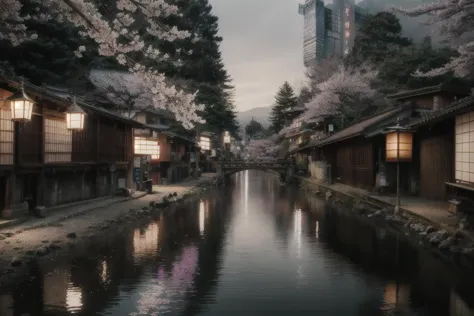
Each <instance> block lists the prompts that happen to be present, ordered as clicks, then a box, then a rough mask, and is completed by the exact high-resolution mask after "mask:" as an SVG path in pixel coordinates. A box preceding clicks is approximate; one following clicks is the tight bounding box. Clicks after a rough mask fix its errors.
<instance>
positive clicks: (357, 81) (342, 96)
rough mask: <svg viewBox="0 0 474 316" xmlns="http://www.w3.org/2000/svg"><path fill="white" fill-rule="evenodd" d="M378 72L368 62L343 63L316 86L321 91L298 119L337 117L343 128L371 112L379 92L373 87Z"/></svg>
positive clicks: (373, 109) (374, 107)
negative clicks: (366, 63)
mask: <svg viewBox="0 0 474 316" xmlns="http://www.w3.org/2000/svg"><path fill="white" fill-rule="evenodd" d="M377 74H378V72H377V71H374V70H372V69H371V68H370V66H367V65H365V66H362V67H357V68H352V67H344V66H340V67H339V69H338V71H336V72H335V73H334V74H333V75H332V76H331V77H329V79H328V80H326V81H323V82H321V83H319V84H317V85H316V87H315V90H317V91H319V93H318V94H316V96H315V97H314V98H313V99H312V100H311V101H310V102H309V103H307V104H306V107H307V108H308V110H307V111H306V112H305V113H304V114H303V115H302V116H301V117H300V118H298V120H301V121H303V122H304V121H306V120H308V119H312V118H315V117H321V116H328V115H329V116H335V117H336V116H337V117H338V119H339V125H340V127H345V126H347V125H350V124H352V123H354V122H355V121H357V120H359V119H360V118H362V117H364V116H367V115H369V114H372V113H373V112H374V111H376V110H377V108H376V106H375V105H374V100H375V99H376V97H377V95H378V92H377V91H376V90H375V89H374V88H373V83H374V81H375V79H376V77H377Z"/></svg>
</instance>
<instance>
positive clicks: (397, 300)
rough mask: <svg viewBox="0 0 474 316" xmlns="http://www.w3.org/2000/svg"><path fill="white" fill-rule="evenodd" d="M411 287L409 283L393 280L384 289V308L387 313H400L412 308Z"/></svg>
mask: <svg viewBox="0 0 474 316" xmlns="http://www.w3.org/2000/svg"><path fill="white" fill-rule="evenodd" d="M410 295H411V288H410V285H408V284H399V283H398V282H391V283H389V284H387V285H386V286H385V289H384V304H383V306H382V310H383V311H385V312H386V313H387V314H393V313H399V312H400V311H407V310H409V309H410V302H411V300H410Z"/></svg>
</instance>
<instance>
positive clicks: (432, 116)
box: [406, 96, 474, 128]
mask: <svg viewBox="0 0 474 316" xmlns="http://www.w3.org/2000/svg"><path fill="white" fill-rule="evenodd" d="M472 109H474V96H470V97H466V98H463V99H461V100H459V101H457V102H454V103H452V104H451V105H450V106H448V107H446V108H443V109H441V110H439V111H434V112H429V113H427V114H425V115H423V116H421V117H419V118H415V119H413V120H412V121H410V122H409V123H408V124H406V126H407V127H410V128H415V127H418V126H422V125H425V124H429V123H434V122H436V121H439V120H442V119H445V118H447V117H452V116H454V115H458V114H462V113H464V112H467V111H470V110H472Z"/></svg>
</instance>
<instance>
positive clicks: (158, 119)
mask: <svg viewBox="0 0 474 316" xmlns="http://www.w3.org/2000/svg"><path fill="white" fill-rule="evenodd" d="M89 81H90V83H91V87H90V88H91V91H94V92H93V93H90V96H91V98H93V99H94V100H95V101H97V102H99V104H100V105H101V106H102V107H104V108H108V109H110V110H112V111H115V112H117V113H119V114H121V115H123V116H126V117H128V118H131V119H134V120H136V121H137V122H140V123H141V124H143V126H144V128H142V129H135V130H134V144H135V145H134V147H135V153H136V154H137V155H147V156H151V161H150V164H149V168H148V170H149V173H150V174H149V177H150V178H151V179H152V180H153V183H154V184H155V185H158V184H168V183H176V182H179V181H181V180H183V179H184V178H186V177H188V176H189V175H190V170H191V169H192V166H193V163H194V159H195V156H196V152H197V151H198V144H197V143H196V141H195V139H194V137H193V134H192V133H187V134H188V135H185V132H184V131H183V130H182V129H179V128H178V129H179V131H177V130H176V126H177V125H178V124H177V122H176V121H175V119H174V116H173V115H172V113H171V112H169V111H166V110H164V109H156V108H155V107H154V106H153V103H152V102H153V101H152V98H151V96H150V95H149V94H147V93H145V92H144V91H143V86H142V85H141V84H140V81H139V80H138V79H137V78H136V76H134V75H133V74H131V73H128V72H124V71H118V70H107V69H93V70H91V71H90V73H89ZM173 127H175V129H173ZM135 167H137V166H135ZM135 178H136V176H135ZM135 180H138V179H135Z"/></svg>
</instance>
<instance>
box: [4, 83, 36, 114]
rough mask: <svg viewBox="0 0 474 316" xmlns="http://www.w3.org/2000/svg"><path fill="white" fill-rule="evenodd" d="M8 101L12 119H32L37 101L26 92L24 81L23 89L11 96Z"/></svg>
mask: <svg viewBox="0 0 474 316" xmlns="http://www.w3.org/2000/svg"><path fill="white" fill-rule="evenodd" d="M7 101H8V102H10V109H11V115H12V118H11V119H12V121H18V122H25V121H30V120H31V114H32V113H33V105H34V104H35V102H34V101H33V99H31V98H30V97H29V96H28V95H27V94H26V93H25V90H24V88H23V83H22V84H21V90H20V91H18V92H16V93H14V94H13V95H12V96H10V97H9V98H8V99H7Z"/></svg>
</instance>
